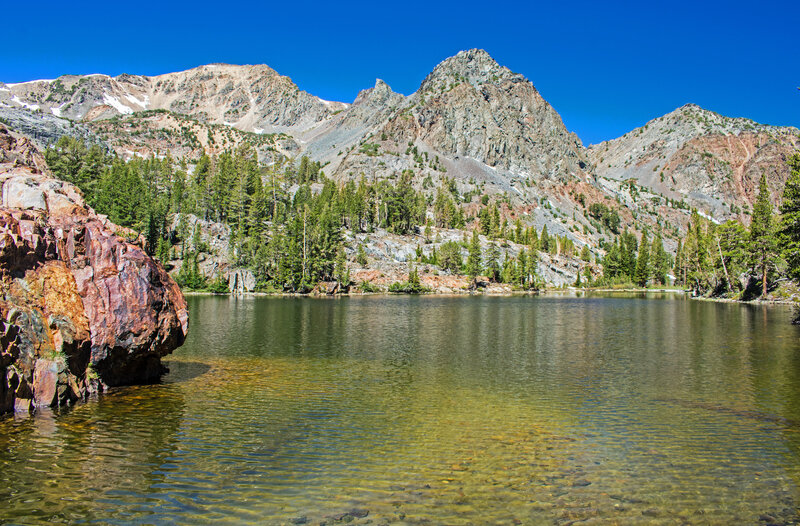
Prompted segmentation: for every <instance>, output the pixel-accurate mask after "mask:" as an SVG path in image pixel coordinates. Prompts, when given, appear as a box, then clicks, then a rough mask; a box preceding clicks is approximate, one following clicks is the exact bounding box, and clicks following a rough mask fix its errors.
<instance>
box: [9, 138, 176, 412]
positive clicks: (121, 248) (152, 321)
mask: <svg viewBox="0 0 800 526" xmlns="http://www.w3.org/2000/svg"><path fill="white" fill-rule="evenodd" d="M43 167H44V165H43V162H42V159H41V156H39V155H38V153H37V152H36V150H35V148H33V147H32V145H31V143H30V142H29V141H28V140H27V139H17V138H15V137H13V136H12V135H10V134H9V132H8V131H7V130H6V129H5V128H3V127H0V185H2V207H0V294H1V295H0V412H7V411H11V410H14V409H16V410H21V411H25V410H30V409H31V408H33V407H36V406H58V405H64V404H69V403H72V402H74V401H77V400H80V399H82V398H85V397H86V396H87V395H89V394H90V393H92V392H94V391H96V390H98V389H102V388H103V386H114V385H123V384H131V383H141V382H149V381H154V380H156V379H157V378H158V377H159V375H160V374H161V373H162V365H161V357H162V356H164V355H166V354H168V353H170V352H171V351H172V350H173V349H175V348H176V347H178V346H180V345H181V344H182V343H183V341H184V339H185V337H186V332H187V329H188V312H187V309H186V302H185V301H184V298H183V296H182V294H181V292H180V290H179V289H178V286H177V284H176V283H175V282H174V281H173V280H172V279H171V278H170V277H169V275H168V274H167V273H166V271H165V270H164V269H163V268H162V267H161V266H160V265H158V264H157V263H156V262H155V261H153V259H152V258H150V257H149V256H148V255H147V254H146V253H145V251H144V250H143V249H142V248H141V246H142V240H141V239H139V238H138V237H137V235H136V234H135V233H134V232H131V231H128V230H126V229H122V228H120V227H117V226H116V225H114V224H113V223H111V222H109V221H108V220H107V219H105V218H104V217H103V216H99V215H97V214H95V212H94V211H93V210H91V209H90V208H88V207H87V206H86V204H85V203H84V201H83V197H82V196H81V194H80V191H79V190H78V189H77V188H75V187H74V186H72V185H71V184H69V183H64V182H61V181H57V180H55V179H52V178H50V177H48V176H47V175H45V174H44V173H42V172H41V170H42V168H43Z"/></svg>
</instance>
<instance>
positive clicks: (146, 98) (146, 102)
mask: <svg viewBox="0 0 800 526" xmlns="http://www.w3.org/2000/svg"><path fill="white" fill-rule="evenodd" d="M125 98H126V99H128V100H129V101H131V102H132V103H134V104H137V105H139V106H141V107H142V108H144V109H147V106H149V105H150V97H149V96H148V95H145V96H144V99H142V100H139V99H137V98H136V97H134V96H133V95H131V94H130V93H127V94H126V95H125Z"/></svg>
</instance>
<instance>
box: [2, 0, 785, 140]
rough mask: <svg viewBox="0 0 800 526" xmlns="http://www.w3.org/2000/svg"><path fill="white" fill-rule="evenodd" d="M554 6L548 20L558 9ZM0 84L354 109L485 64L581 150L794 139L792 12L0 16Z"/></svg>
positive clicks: (212, 7) (18, 8)
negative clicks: (547, 109) (270, 77)
mask: <svg viewBox="0 0 800 526" xmlns="http://www.w3.org/2000/svg"><path fill="white" fill-rule="evenodd" d="M556 4H558V5H556ZM2 11H3V18H4V24H3V44H2V46H0V80H2V81H5V82H20V81H24V80H32V79H37V78H53V77H56V76H58V75H60V74H65V73H74V74H86V73H107V74H110V75H117V74H120V73H138V74H146V75H154V74H160V73H167V72H171V71H178V70H182V69H188V68H190V67H194V66H197V65H200V64H207V63H211V62H228V63H234V64H253V63H265V64H268V65H270V66H271V67H273V68H274V69H276V70H277V71H278V72H279V73H281V74H283V75H288V76H290V77H291V78H292V79H293V80H294V81H295V82H296V83H297V84H298V85H299V86H300V88H301V89H304V90H306V91H309V92H311V93H313V94H315V95H318V96H320V97H322V98H324V99H328V100H341V101H345V102H350V101H352V100H353V99H354V98H355V96H356V95H357V93H358V92H359V90H361V89H364V88H367V87H370V86H372V85H373V84H374V81H375V79H376V78H381V79H383V80H385V81H386V82H387V83H388V84H389V85H390V86H391V87H392V88H393V89H394V90H395V91H399V92H401V93H404V94H409V93H411V92H413V91H415V90H416V89H417V87H418V86H419V84H420V82H421V81H422V79H423V78H424V77H425V75H426V74H427V73H428V72H429V71H430V70H431V69H433V67H434V66H435V65H436V64H437V63H439V62H440V61H441V60H443V59H445V58H447V57H448V56H451V55H453V54H455V53H457V52H458V51H460V50H462V49H468V48H474V47H479V48H483V49H486V50H487V51H488V52H489V53H490V54H491V55H492V56H493V57H494V58H495V59H496V60H497V61H498V62H500V63H501V64H502V65H505V66H507V67H509V68H510V69H511V70H513V71H516V72H518V73H522V74H524V75H525V76H526V77H528V78H529V79H530V80H531V81H532V82H533V83H534V85H535V86H536V87H537V88H538V89H539V91H540V92H541V93H542V95H543V96H544V97H545V99H547V100H548V101H549V102H550V103H551V104H552V105H553V106H554V107H555V109H556V110H557V111H558V112H559V113H560V114H561V116H562V117H563V119H564V122H565V123H566V125H567V127H568V128H569V129H570V130H571V131H574V132H576V133H577V134H578V136H579V137H580V138H581V139H582V140H583V141H584V143H586V144H590V143H596V142H599V141H601V140H604V139H610V138H613V137H617V136H619V135H621V134H623V133H625V132H626V131H629V130H630V129H632V128H634V127H636V126H640V125H642V124H644V123H645V122H647V121H648V120H650V119H652V118H654V117H657V116H660V115H662V114H664V113H667V112H669V111H671V110H673V109H675V108H676V107H678V106H681V105H683V104H685V103H687V102H694V103H696V104H699V105H700V106H703V107H705V108H708V109H711V110H714V111H717V112H719V113H722V114H725V115H728V116H732V117H748V118H751V119H754V120H756V121H759V122H763V123H767V124H781V125H792V126H799V127H800V91H798V90H797V87H798V86H800V2H798V1H796V0H795V1H779V2H769V1H767V2H763V3H760V4H759V3H754V2H748V3H746V4H745V3H743V2H742V3H739V2H736V1H726V2H721V1H710V2H708V1H704V0H694V1H692V2H683V1H677V2H669V3H666V2H665V3H659V2H629V3H610V2H597V1H595V2H582V1H573V2H552V1H550V2H542V3H538V4H537V3H535V2H520V3H503V2H487V1H485V0H483V1H481V2H470V1H460V2H451V3H441V2H435V1H430V0H429V1H426V2H419V1H417V0H406V1H404V2H333V1H332V2H325V3H319V2H313V1H309V2H290V1H281V2H275V3H271V2H261V1H253V2H248V1H239V0H229V1H216V2H208V3H207V2H203V1H193V2H183V1H180V2H168V1H160V2H152V1H150V0H140V1H137V2H110V1H105V2H102V3H96V2H84V1H80V0H76V1H59V2H51V1H40V2H35V3H25V2H6V3H5V4H4V5H3V9H2Z"/></svg>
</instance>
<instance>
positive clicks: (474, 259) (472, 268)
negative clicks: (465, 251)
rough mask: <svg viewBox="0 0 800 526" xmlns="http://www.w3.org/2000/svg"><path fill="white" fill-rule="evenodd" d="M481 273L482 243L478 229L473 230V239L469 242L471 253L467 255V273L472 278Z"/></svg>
mask: <svg viewBox="0 0 800 526" xmlns="http://www.w3.org/2000/svg"><path fill="white" fill-rule="evenodd" d="M480 273H481V244H480V239H479V238H478V231H477V230H473V231H472V241H471V242H470V244H469V255H468V256H467V274H468V275H469V277H470V278H475V277H476V276H478V274H480Z"/></svg>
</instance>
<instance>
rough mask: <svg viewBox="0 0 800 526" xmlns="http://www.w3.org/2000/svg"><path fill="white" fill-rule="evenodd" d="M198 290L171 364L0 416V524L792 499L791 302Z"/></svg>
mask: <svg viewBox="0 0 800 526" xmlns="http://www.w3.org/2000/svg"><path fill="white" fill-rule="evenodd" d="M188 301H189V307H190V313H191V327H190V334H189V338H188V340H187V342H186V344H185V345H184V346H183V347H182V348H180V349H178V350H176V351H175V352H174V354H173V355H172V356H170V357H169V358H168V360H167V365H168V366H169V368H170V373H169V374H168V375H166V376H165V378H164V380H163V382H162V383H161V384H158V385H151V386H139V387H130V388H121V389H117V390H114V391H112V392H110V393H108V394H106V395H104V396H102V397H100V398H99V399H96V400H91V401H89V402H87V403H85V404H82V405H78V406H76V407H74V408H71V409H69V410H65V411H62V412H60V413H54V412H50V411H43V412H41V413H40V414H37V415H36V416H35V417H33V418H28V417H24V418H22V417H19V416H16V417H15V416H8V417H4V418H0V522H5V523H25V524H29V523H37V522H69V523H76V522H100V523H105V524H130V523H148V524H152V523H156V524H201V523H208V522H219V523H226V524H242V523H253V524H320V523H326V524H344V523H350V524H366V523H372V524H387V523H392V524H569V523H572V522H573V521H585V523H586V524H592V523H595V524H606V523H614V522H618V523H624V524H676V523H689V524H696V523H701V524H756V523H761V524H766V523H773V524H794V523H796V522H798V520H800V516H799V515H798V506H799V505H800V328H798V327H795V326H792V325H791V324H790V323H789V320H790V318H791V314H792V312H791V309H789V308H788V307H781V306H772V307H766V306H752V305H737V304H721V303H709V302H700V301H693V300H689V299H686V298H684V297H682V296H672V295H666V296H655V295H651V296H644V295H616V296H615V295H598V296H591V295H590V296H584V297H570V296H563V297H551V296H545V297H529V296H512V297H480V296H478V297H468V296H460V297H436V296H434V297H409V296H397V297H393V296H365V297H352V298H339V299H328V298H323V299H314V298H286V297H257V298H254V297H244V298H235V297H191V298H188Z"/></svg>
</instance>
